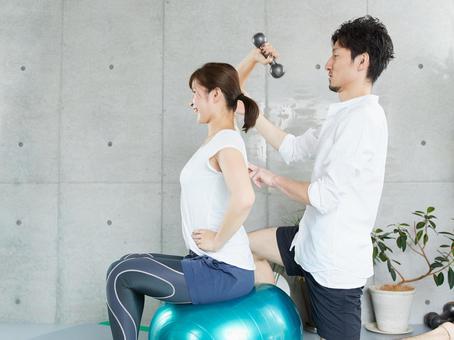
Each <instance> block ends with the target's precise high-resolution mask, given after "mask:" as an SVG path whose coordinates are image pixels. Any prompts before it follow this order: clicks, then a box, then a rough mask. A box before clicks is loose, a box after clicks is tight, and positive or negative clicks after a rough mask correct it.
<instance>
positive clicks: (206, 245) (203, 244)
mask: <svg viewBox="0 0 454 340" xmlns="http://www.w3.org/2000/svg"><path fill="white" fill-rule="evenodd" d="M216 235H217V233H216V232H215V231H213V230H208V229H196V230H194V231H193V232H192V235H191V236H192V239H193V240H194V242H195V244H196V245H197V247H199V248H200V249H201V250H203V251H209V252H215V251H218V250H219V249H220V248H221V247H220V246H219V245H218V242H217V240H216Z"/></svg>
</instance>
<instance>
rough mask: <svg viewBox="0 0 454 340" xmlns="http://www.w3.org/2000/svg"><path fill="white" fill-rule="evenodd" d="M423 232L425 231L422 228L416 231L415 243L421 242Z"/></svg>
mask: <svg viewBox="0 0 454 340" xmlns="http://www.w3.org/2000/svg"><path fill="white" fill-rule="evenodd" d="M423 232H424V230H420V231H418V232H417V233H416V238H415V244H417V243H418V242H419V240H420V239H421V237H422V234H423Z"/></svg>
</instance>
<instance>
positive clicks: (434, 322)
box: [424, 301, 454, 329]
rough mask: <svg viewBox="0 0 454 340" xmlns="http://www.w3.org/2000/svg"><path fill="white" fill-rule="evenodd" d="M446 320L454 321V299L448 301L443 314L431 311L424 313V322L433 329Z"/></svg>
mask: <svg viewBox="0 0 454 340" xmlns="http://www.w3.org/2000/svg"><path fill="white" fill-rule="evenodd" d="M446 321H450V322H454V301H451V302H448V303H446V304H445V305H444V306H443V313H441V314H438V313H435V312H430V313H427V314H426V315H424V324H425V325H426V326H427V327H429V328H431V329H435V328H437V327H438V326H440V325H441V324H442V323H444V322H446Z"/></svg>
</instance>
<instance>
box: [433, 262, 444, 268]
mask: <svg viewBox="0 0 454 340" xmlns="http://www.w3.org/2000/svg"><path fill="white" fill-rule="evenodd" d="M439 267H443V265H442V264H441V263H440V262H434V263H432V264H431V265H430V270H433V269H435V268H439Z"/></svg>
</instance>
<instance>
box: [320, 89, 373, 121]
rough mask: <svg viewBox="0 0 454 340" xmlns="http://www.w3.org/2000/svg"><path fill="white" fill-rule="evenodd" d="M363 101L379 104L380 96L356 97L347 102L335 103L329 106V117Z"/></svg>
mask: <svg viewBox="0 0 454 340" xmlns="http://www.w3.org/2000/svg"><path fill="white" fill-rule="evenodd" d="M362 101H368V102H370V103H378V96H376V95H374V94H368V95H365V96H360V97H355V98H352V99H349V100H345V101H343V102H339V103H333V104H331V105H330V106H329V109H328V116H330V115H332V114H335V113H336V112H339V111H340V110H341V109H344V108H347V107H350V106H353V105H355V104H357V103H359V102H362Z"/></svg>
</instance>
